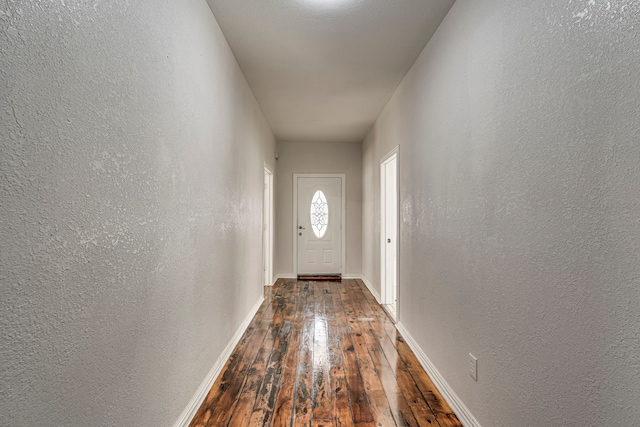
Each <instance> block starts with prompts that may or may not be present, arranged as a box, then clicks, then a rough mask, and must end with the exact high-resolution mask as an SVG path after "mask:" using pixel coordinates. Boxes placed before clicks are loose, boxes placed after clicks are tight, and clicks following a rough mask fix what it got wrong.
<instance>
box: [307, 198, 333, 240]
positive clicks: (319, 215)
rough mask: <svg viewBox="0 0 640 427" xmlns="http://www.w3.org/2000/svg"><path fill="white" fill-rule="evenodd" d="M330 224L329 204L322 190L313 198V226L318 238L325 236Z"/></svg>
mask: <svg viewBox="0 0 640 427" xmlns="http://www.w3.org/2000/svg"><path fill="white" fill-rule="evenodd" d="M327 225H329V204H328V203H327V198H326V197H325V196H324V193H323V192H322V191H321V190H318V191H316V194H314V195H313V197H312V198H311V228H313V234H315V235H316V237H317V238H318V239H320V238H322V236H324V233H326V232H327Z"/></svg>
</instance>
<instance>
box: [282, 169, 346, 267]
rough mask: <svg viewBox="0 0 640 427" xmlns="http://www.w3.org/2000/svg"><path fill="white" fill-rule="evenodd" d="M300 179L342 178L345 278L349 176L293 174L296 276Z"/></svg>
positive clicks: (342, 240) (342, 232) (342, 174)
mask: <svg viewBox="0 0 640 427" xmlns="http://www.w3.org/2000/svg"><path fill="white" fill-rule="evenodd" d="M298 178H341V188H340V192H341V193H342V230H341V232H340V235H341V245H342V260H341V264H342V265H341V266H340V273H341V274H342V275H343V276H344V275H345V271H346V267H347V245H346V241H347V238H346V236H347V234H346V230H347V224H346V223H347V197H346V194H345V189H346V188H347V174H344V173H294V174H293V221H292V222H293V224H291V229H292V232H293V234H292V235H291V237H292V238H293V274H294V275H295V276H297V275H298V239H297V238H296V235H297V233H298V228H297V227H298Z"/></svg>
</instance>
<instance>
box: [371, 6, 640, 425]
mask: <svg viewBox="0 0 640 427" xmlns="http://www.w3.org/2000/svg"><path fill="white" fill-rule="evenodd" d="M639 27H640V4H639V3H638V2H635V1H600V0H578V1H576V0H573V1H571V0H563V1H556V0H553V1H552V0H545V1H539V2H530V1H524V0H518V1H513V0H495V1H483V2H474V1H470V0H458V1H457V2H456V3H455V4H454V6H453V8H452V9H451V11H450V13H449V15H448V16H447V18H446V19H445V21H444V23H443V24H442V25H441V27H440V28H439V30H438V31H437V32H436V34H435V36H434V38H433V39H432V40H431V41H430V43H429V44H428V46H427V47H426V48H425V50H424V51H423V53H422V55H421V56H420V58H419V59H418V61H417V62H416V64H415V65H414V67H413V68H412V70H411V71H410V72H409V74H408V75H407V77H406V79H405V81H404V82H403V84H402V85H401V87H400V88H399V90H398V91H397V93H396V94H395V95H394V97H393V98H392V100H391V102H390V103H389V105H388V106H387V107H386V109H385V111H384V112H383V114H382V116H381V117H380V119H379V120H378V122H377V124H376V126H375V127H374V129H373V130H372V132H371V133H370V135H369V136H368V138H367V140H366V141H365V144H364V147H363V152H364V154H365V165H364V166H363V170H364V176H365V183H364V194H365V200H364V206H365V207H364V209H363V212H364V217H365V219H364V223H365V227H377V226H378V221H379V219H378V218H379V212H378V210H379V208H378V205H377V202H375V201H371V200H372V197H373V199H375V198H376V197H377V193H378V192H379V184H377V182H379V177H378V175H379V171H378V170H379V169H378V168H379V166H378V165H379V160H380V157H381V156H382V155H383V154H384V153H385V152H386V151H388V148H390V147H392V146H394V145H396V144H400V168H401V170H400V176H401V182H400V187H401V246H400V250H401V265H400V280H401V285H400V286H401V291H400V321H401V322H402V323H403V324H404V325H405V326H406V327H407V329H408V330H409V331H410V332H411V334H412V335H413V336H414V338H416V340H417V341H418V343H420V345H421V346H422V348H423V350H424V351H425V353H426V354H427V355H428V357H429V358H430V359H431V360H432V362H433V363H434V364H435V366H436V367H437V368H438V370H439V371H440V372H441V373H442V374H443V376H444V378H445V379H446V380H447V382H448V383H449V384H450V385H451V386H452V388H453V389H454V390H455V392H456V393H457V394H458V395H459V397H460V398H461V399H462V400H463V402H464V403H465V404H466V405H467V406H468V407H469V408H470V410H471V412H472V413H473V414H474V415H475V417H476V418H477V419H478V420H479V421H480V422H481V423H482V425H485V426H491V427H497V426H505V427H506V426H532V425H554V426H559V425H562V426H585V425H597V426H605V425H606V426H631V425H640V406H639V405H638V402H640V368H639V366H640V262H638V261H639V260H640V213H639V212H640V141H639V138H640V115H639V112H640V83H639V82H640V80H639V79H638V76H640V38H639V37H638V33H637V32H638V28H639ZM373 176H375V179H373V180H372V179H371V177H373ZM372 182H373V183H372ZM367 194H373V196H367ZM375 200H377V199H375ZM371 209H373V210H374V212H375V213H372V212H371ZM375 231H376V230H375V228H374V229H373V230H372V229H371V228H369V229H368V230H367V229H365V231H364V233H363V236H364V240H363V247H367V246H369V245H376V244H377V240H376V239H375V238H372V236H374V232H375ZM376 256H377V254H376V252H375V251H370V252H369V253H367V252H366V250H365V257H366V258H369V259H365V260H364V261H363V265H364V266H365V273H366V274H373V273H374V272H375V271H376V269H377V265H378V261H377V258H375V257H376ZM469 352H472V353H474V354H475V355H476V356H477V357H478V358H479V362H478V366H479V380H478V382H477V383H476V382H474V381H473V380H472V379H471V378H470V376H469V375H468V374H467V370H466V368H467V363H466V362H467V354H468V353H469Z"/></svg>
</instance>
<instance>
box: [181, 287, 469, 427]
mask: <svg viewBox="0 0 640 427" xmlns="http://www.w3.org/2000/svg"><path fill="white" fill-rule="evenodd" d="M190 426H192V427H206V426H216V427H217V426H238V427H240V426H255V427H262V426H277V427H285V426H286V427H293V426H311V427H343V426H354V427H356V426H357V427H374V426H377V427H387V426H389V427H394V426H410V427H422V426H439V427H454V426H455V427H459V426H461V424H460V422H459V421H458V419H457V418H456V416H455V415H454V414H453V412H452V411H451V409H450V408H449V406H448V405H447V403H446V402H445V401H444V399H443V398H442V396H441V395H440V393H439V392H438V390H437V389H436V388H435V386H434V384H433V382H432V381H431V379H430V378H429V377H428V376H427V374H426V373H425V372H424V370H423V369H422V367H421V366H420V363H419V362H418V360H417V358H416V357H415V355H414V354H413V353H412V352H411V350H410V349H409V346H408V345H407V344H406V342H405V341H404V339H403V338H402V336H401V334H400V333H398V331H397V330H396V328H395V326H394V324H393V322H392V321H391V320H390V319H389V318H388V317H387V315H386V313H385V312H384V311H383V310H382V308H381V307H380V306H379V305H378V304H377V303H376V301H375V299H374V297H373V295H371V293H370V292H369V291H368V289H367V288H366V287H365V286H364V284H363V283H362V282H361V281H360V280H342V281H341V282H328V281H308V280H294V279H289V280H279V281H278V283H276V285H275V286H273V287H271V288H269V287H267V288H265V301H264V303H263V305H262V307H260V310H259V311H258V313H257V314H256V316H255V317H254V319H253V320H252V322H251V324H250V325H249V327H248V328H247V331H246V332H245V334H244V335H243V337H242V338H241V340H240V342H239V343H238V345H237V346H236V348H235V349H234V351H233V353H232V355H231V357H230V358H229V360H228V361H227V363H226V365H225V367H224V369H223V371H222V373H221V375H220V376H219V377H218V379H217V380H216V382H215V384H214V385H213V387H212V388H211V391H210V392H209V394H208V395H207V397H206V398H205V401H204V402H203V404H202V406H201V407H200V409H199V410H198V412H197V413H196V415H195V417H194V419H193V420H192V422H191V424H190Z"/></svg>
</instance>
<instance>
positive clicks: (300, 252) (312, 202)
mask: <svg viewBox="0 0 640 427" xmlns="http://www.w3.org/2000/svg"><path fill="white" fill-rule="evenodd" d="M296 180H297V225H296V235H295V236H294V237H295V238H296V239H297V243H298V245H297V246H298V249H297V259H298V260H297V267H298V274H340V273H341V272H342V209H343V207H342V178H341V177H297V178H296Z"/></svg>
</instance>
